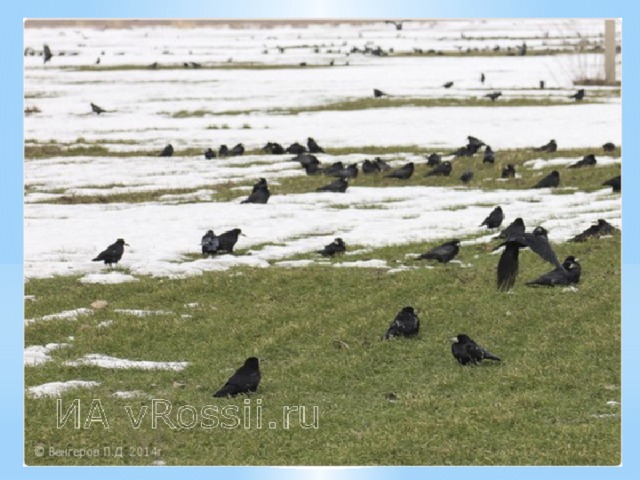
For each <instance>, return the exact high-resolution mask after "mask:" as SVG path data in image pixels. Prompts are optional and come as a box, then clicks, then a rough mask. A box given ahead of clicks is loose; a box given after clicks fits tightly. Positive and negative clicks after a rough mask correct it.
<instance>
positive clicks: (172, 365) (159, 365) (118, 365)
mask: <svg viewBox="0 0 640 480" xmlns="http://www.w3.org/2000/svg"><path fill="white" fill-rule="evenodd" d="M66 365H69V366H71V367H78V366H82V365H90V366H95V367H100V368H113V369H131V368H135V369H141V370H173V371H176V372H177V371H180V370H183V369H184V368H186V366H187V365H188V363H187V362H152V361H147V360H126V359H121V358H116V357H109V356H107V355H101V354H99V353H90V354H88V355H85V356H84V357H82V358H79V359H78V360H73V361H68V362H66Z"/></svg>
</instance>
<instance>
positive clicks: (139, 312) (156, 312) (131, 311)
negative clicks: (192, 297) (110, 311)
mask: <svg viewBox="0 0 640 480" xmlns="http://www.w3.org/2000/svg"><path fill="white" fill-rule="evenodd" d="M114 312H116V313H124V314H125V315H133V316H135V317H148V316H150V315H173V312H170V311H168V310H137V309H129V308H116V309H115V310H114Z"/></svg>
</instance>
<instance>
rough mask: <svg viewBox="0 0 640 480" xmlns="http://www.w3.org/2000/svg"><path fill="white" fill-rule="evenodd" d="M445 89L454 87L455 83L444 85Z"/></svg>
mask: <svg viewBox="0 0 640 480" xmlns="http://www.w3.org/2000/svg"><path fill="white" fill-rule="evenodd" d="M442 86H443V87H444V88H451V87H453V82H447V83H445V84H444V85H442Z"/></svg>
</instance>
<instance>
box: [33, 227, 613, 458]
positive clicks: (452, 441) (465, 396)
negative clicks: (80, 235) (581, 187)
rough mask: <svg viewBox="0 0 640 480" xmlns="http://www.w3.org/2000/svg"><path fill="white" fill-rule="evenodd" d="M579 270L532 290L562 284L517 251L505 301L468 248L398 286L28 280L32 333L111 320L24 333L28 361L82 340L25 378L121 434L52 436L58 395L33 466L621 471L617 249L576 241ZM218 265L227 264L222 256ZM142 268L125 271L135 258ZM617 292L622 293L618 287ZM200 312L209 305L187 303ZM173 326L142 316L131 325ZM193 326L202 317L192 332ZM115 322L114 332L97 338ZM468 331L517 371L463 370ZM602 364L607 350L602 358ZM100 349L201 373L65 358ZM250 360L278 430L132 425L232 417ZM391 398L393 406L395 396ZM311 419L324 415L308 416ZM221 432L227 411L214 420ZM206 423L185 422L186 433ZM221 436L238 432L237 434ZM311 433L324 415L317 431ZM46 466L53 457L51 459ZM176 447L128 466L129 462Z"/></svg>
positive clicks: (295, 275)
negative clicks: (387, 336)
mask: <svg viewBox="0 0 640 480" xmlns="http://www.w3.org/2000/svg"><path fill="white" fill-rule="evenodd" d="M430 246H432V244H416V245H404V246H401V247H386V248H384V249H381V250H378V251H374V252H370V253H368V254H362V255H360V256H355V257H343V258H341V259H336V260H332V263H336V262H341V261H345V260H349V261H350V260H352V259H356V258H359V259H366V258H383V259H387V260H388V261H389V262H395V263H397V264H398V265H399V264H409V265H416V264H418V265H421V263H420V262H417V261H415V260H406V259H405V254H406V253H421V252H423V251H425V250H426V249H427V248H429V247H430ZM555 249H556V251H557V253H558V255H559V256H560V257H563V256H565V255H568V254H573V255H575V256H576V257H578V258H579V259H580V261H581V263H582V266H583V277H582V282H581V284H580V286H579V288H578V290H577V291H575V292H567V291H563V290H562V289H559V288H556V289H545V288H537V289H534V288H529V287H526V286H525V285H524V282H525V281H527V280H530V279H533V278H535V277H536V276H537V275H539V274H541V273H543V272H545V271H547V270H548V269H549V265H548V264H544V263H543V262H542V261H541V260H540V259H539V258H537V257H536V256H535V255H533V254H530V253H523V254H522V255H521V266H520V267H521V268H520V276H519V278H518V281H517V283H516V286H515V288H514V290H513V293H512V294H504V293H500V292H498V291H497V290H496V289H495V287H494V284H495V265H496V263H497V257H496V256H494V255H489V254H487V252H486V248H485V247H484V246H469V247H463V248H462V250H461V253H460V255H459V258H460V260H462V261H463V262H465V263H471V264H472V265H471V266H470V267H468V268H460V266H459V265H455V264H450V265H435V268H433V269H426V268H420V269H417V270H410V271H405V272H402V273H396V274H387V273H386V271H384V270H370V269H357V268H352V269H335V268H331V267H323V266H315V267H307V268H296V269H285V268H278V267H272V268H268V269H246V268H240V269H234V270H231V271H227V272H211V273H205V274H203V275H202V276H198V277H191V278H187V279H182V280H167V279H158V278H150V277H140V281H139V282H135V283H127V284H120V285H85V284H81V283H79V282H78V281H77V278H75V277H58V278H53V279H41V280H29V281H28V282H27V283H26V285H25V293H26V294H28V295H35V297H36V299H35V301H28V302H26V304H25V315H26V317H27V318H33V317H40V316H42V315H45V314H50V313H56V312H60V311H63V310H67V309H72V308H78V307H88V306H89V305H90V304H91V303H92V302H93V301H95V300H97V299H103V300H106V301H107V302H108V306H107V307H106V308H104V309H101V310H96V311H95V313H94V314H93V315H90V316H85V317H80V318H78V319H77V320H75V321H68V320H51V321H47V322H39V323H35V324H33V325H29V326H27V327H26V328H25V341H26V345H43V344H46V343H49V342H68V337H69V336H73V338H74V339H73V341H71V346H70V347H68V348H63V349H59V350H56V351H54V352H53V353H52V356H53V357H54V360H53V361H52V362H50V363H47V364H45V365H43V366H41V367H29V368H26V373H25V385H26V386H27V387H29V386H32V385H39V384H42V383H45V382H50V381H56V380H57V381H64V380H71V379H83V380H93V381H98V382H101V385H100V387H98V388H95V389H91V390H85V389H79V390H76V391H70V392H68V393H65V394H63V395H62V401H63V406H64V408H65V409H66V407H67V406H69V405H70V403H71V402H72V401H73V399H76V398H78V399H80V400H81V401H82V402H83V403H82V405H83V406H84V407H85V408H86V409H85V410H83V411H82V419H83V420H84V417H85V416H86V415H87V414H88V406H89V405H90V403H91V401H92V399H99V400H100V401H101V403H102V406H103V408H104V411H105V414H106V416H107V418H108V420H109V429H108V430H105V429H103V427H101V426H100V425H99V424H93V426H92V428H88V429H82V428H81V429H79V430H75V429H73V428H71V427H70V425H66V426H65V427H63V428H56V402H55V399H32V398H29V397H27V398H26V399H25V419H26V429H25V452H26V456H25V462H26V463H27V464H28V465H44V464H54V465H91V464H114V465H148V464H150V463H151V462H152V461H153V460H157V459H160V460H162V461H164V462H166V464H167V465H177V464H192V465H211V464H213V465H215V464H234V465H245V464H249V465H255V464H267V465H279V464H280V465H295V464H306V465H318V464H329V465H349V464H363V465H401V464H416V465H618V464H619V463H620V458H621V457H620V449H621V444H620V417H619V416H603V417H597V415H610V414H617V413H620V407H619V406H611V405H607V401H611V400H615V401H620V395H621V393H620V360H621V359H620V237H619V235H616V236H614V237H612V238H603V239H600V240H596V241H589V242H586V243H582V244H561V245H556V246H555ZM210 261H212V262H215V261H216V259H211V260H210ZM123 265H124V266H126V258H125V259H123ZM603 285H606V288H603ZM190 303H197V306H191V307H189V306H187V304H190ZM405 305H413V306H414V307H416V308H417V309H418V313H419V316H420V319H421V333H420V335H419V336H418V338H416V339H412V340H408V339H407V340H405V339H399V340H395V341H388V342H383V341H380V336H381V335H382V334H383V333H384V331H385V330H386V327H387V326H388V324H389V323H390V322H391V320H392V319H393V317H394V316H395V314H396V313H397V311H398V310H399V309H400V308H402V307H403V306H405ZM123 308H124V309H126V308H137V309H149V310H168V311H171V312H173V314H170V315H159V316H151V317H142V318H139V317H132V316H127V315H124V314H121V313H118V312H116V311H115V310H116V309H123ZM184 315H188V317H185V316H184ZM105 320H112V321H113V323H112V324H111V325H110V326H108V327H106V328H100V327H98V324H99V323H100V322H102V321H105ZM461 332H465V333H468V334H469V335H470V336H471V337H472V338H474V339H475V340H477V341H478V342H479V343H481V344H483V345H485V346H486V347H488V348H489V349H490V350H492V351H493V352H494V353H496V354H498V355H500V356H501V357H502V358H503V362H502V363H500V364H495V365H493V364H492V365H482V366H480V367H478V368H463V367H461V366H459V365H458V364H457V363H456V362H455V360H454V359H453V357H452V356H451V354H450V347H449V342H448V339H449V338H450V337H452V336H453V335H456V334H457V333H461ZM594 352H595V353H594ZM89 353H102V354H106V355H112V356H116V357H121V358H127V359H133V360H137V359H144V360H156V361H188V362H189V366H188V367H187V368H186V369H185V370H184V371H181V372H164V371H142V370H104V369H99V368H95V367H69V366H65V365H64V362H65V361H67V360H72V359H76V358H79V357H81V356H82V355H85V354H89ZM251 355H255V356H258V357H259V358H261V360H262V367H261V368H262V373H263V380H262V382H261V384H260V387H259V388H258V392H257V394H255V395H253V396H252V397H251V408H252V413H253V414H255V411H256V410H255V406H256V401H257V399H261V401H262V409H263V410H262V412H263V419H264V421H265V425H266V422H269V421H276V422H277V424H278V428H277V429H275V430H270V429H268V428H266V426H264V427H263V428H262V429H257V428H255V417H252V422H253V423H251V427H252V428H250V429H244V428H235V429H228V430H227V429H223V428H220V427H218V428H216V429H213V430H206V429H204V428H202V427H200V426H197V427H195V428H191V429H187V428H184V429H178V430H172V429H170V428H169V427H167V426H166V425H165V424H164V423H163V422H160V423H159V424H158V426H157V428H155V429H154V428H152V427H151V424H150V411H149V413H148V414H147V417H146V418H145V419H144V421H143V424H142V426H141V427H140V428H139V429H135V428H133V427H132V426H131V423H130V422H129V420H128V418H127V415H126V413H125V410H124V408H125V407H126V406H129V407H130V408H132V409H133V412H134V413H135V414H136V415H137V414H138V412H139V409H140V408H141V407H142V406H147V407H148V408H149V409H150V408H151V399H152V398H155V399H165V400H168V401H170V402H171V403H172V406H173V410H172V415H171V418H172V419H173V421H174V422H175V421H176V420H175V414H176V410H177V409H178V408H179V407H181V406H185V405H191V406H194V407H195V408H196V409H197V410H198V411H200V409H201V408H202V407H204V406H205V405H216V406H219V407H222V406H225V405H235V406H238V407H239V408H240V412H242V410H241V409H242V407H243V406H244V405H243V398H237V399H214V398H212V397H211V394H212V392H213V391H214V390H215V389H216V388H218V387H219V386H221V385H222V383H224V381H225V380H226V378H227V377H228V376H229V375H230V373H231V372H232V371H233V370H234V369H235V368H237V367H238V366H239V365H240V364H241V363H242V361H243V360H244V359H245V358H246V357H248V356H251ZM121 390H141V391H143V392H145V394H146V395H148V398H139V399H132V400H123V399H115V398H113V397H112V394H113V392H115V391H121ZM391 393H393V394H394V395H395V396H396V397H397V401H393V402H392V401H389V400H388V399H387V398H386V395H388V394H391ZM295 405H300V406H306V407H307V408H308V409H311V407H313V406H318V407H319V425H318V428H317V429H303V428H300V426H299V423H298V422H297V421H294V420H292V425H291V427H290V429H289V430H285V429H283V428H282V407H283V406H295ZM308 413H309V416H311V415H310V414H311V412H310V411H309V412H308ZM218 418H220V415H218ZM189 419H190V417H188V416H185V420H189ZM221 420H222V419H221ZM307 421H308V422H309V421H310V418H307ZM39 446H43V447H44V448H45V452H47V454H46V455H45V456H44V457H37V456H35V454H34V451H35V449H36V447H39ZM106 446H109V447H111V448H112V451H113V450H114V449H115V448H116V447H118V446H121V447H123V448H124V450H123V453H124V455H123V457H122V458H114V457H113V456H112V457H109V458H105V457H100V458H94V459H89V458H74V457H58V458H50V457H48V449H49V447H54V448H94V447H95V448H100V449H102V448H103V447H106ZM131 447H133V448H137V447H142V448H148V449H149V452H151V451H152V449H154V448H155V449H158V450H160V454H159V455H157V456H153V455H149V456H130V455H129V454H130V453H132V452H131V450H130V448H131Z"/></svg>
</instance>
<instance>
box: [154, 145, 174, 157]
mask: <svg viewBox="0 0 640 480" xmlns="http://www.w3.org/2000/svg"><path fill="white" fill-rule="evenodd" d="M171 155H173V146H172V145H171V144H169V145H167V146H166V147H164V149H163V150H162V151H161V152H160V154H159V155H158V156H159V157H170V156H171Z"/></svg>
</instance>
